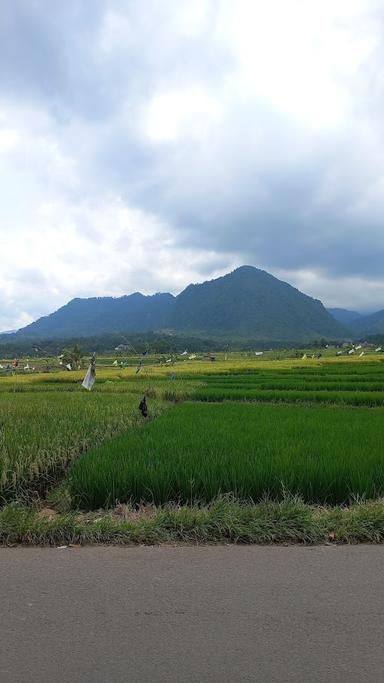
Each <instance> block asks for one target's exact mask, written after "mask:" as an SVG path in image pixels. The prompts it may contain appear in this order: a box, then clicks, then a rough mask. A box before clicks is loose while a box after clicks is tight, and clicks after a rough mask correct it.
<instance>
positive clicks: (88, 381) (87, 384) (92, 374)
mask: <svg viewBox="0 0 384 683" xmlns="http://www.w3.org/2000/svg"><path fill="white" fill-rule="evenodd" d="M95 380H96V370H95V367H94V366H93V365H92V364H91V365H90V366H89V368H88V370H87V374H86V375H85V377H84V379H83V383H82V385H81V386H82V387H84V389H88V391H91V389H92V387H93V385H94V383H95Z"/></svg>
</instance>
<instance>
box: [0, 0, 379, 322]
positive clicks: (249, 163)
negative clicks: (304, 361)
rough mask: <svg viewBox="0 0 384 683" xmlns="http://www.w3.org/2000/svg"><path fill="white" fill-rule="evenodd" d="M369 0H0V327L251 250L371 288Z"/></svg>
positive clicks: (313, 277) (375, 190) (341, 283)
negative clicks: (70, 303)
mask: <svg viewBox="0 0 384 683" xmlns="http://www.w3.org/2000/svg"><path fill="white" fill-rule="evenodd" d="M383 33H384V3H383V0H380V1H377V0H321V1H320V0H268V2H265V0H92V2H89V1H88V0H65V2H60V1H59V0H1V3H0V265H1V267H0V330H8V329H17V328H19V327H21V326H23V325H25V324H28V323H29V322H31V321H32V320H34V319H36V318H38V317H40V316H41V315H46V314H47V313H50V312H52V311H53V310H56V309H57V308H58V307H59V306H61V305H63V304H65V303H66V302H67V301H69V300H70V299H72V298H74V297H76V296H81V297H88V296H104V295H112V296H120V295H122V294H129V293H131V292H135V291H141V292H143V293H144V294H152V293H155V292H158V291H170V292H172V293H178V292H179V291H181V290H182V289H183V288H184V287H185V286H186V285H187V284H189V283H190V282H201V281H204V280H208V279H211V278H213V277H217V276H220V275H223V274H225V273H227V272H229V271H231V270H233V269H234V268H236V267H237V266H240V265H243V264H247V265H254V266H256V267H258V268H262V269H264V270H267V271H268V272H270V273H272V274H273V275H275V276H276V277H279V278H280V279H283V280H285V281H287V282H289V283H290V284H292V285H294V286H296V287H298V288H299V289H300V290H301V291H304V292H305V293H306V294H309V295H311V296H313V297H315V298H319V299H321V300H322V301H323V303H324V304H325V305H327V306H340V307H345V308H350V309H353V310H358V311H366V312H370V311H373V310H378V309H381V308H384V268H383V264H384V229H383V227H384V226H383V223H384V116H383V107H384V40H383V37H384V36H383Z"/></svg>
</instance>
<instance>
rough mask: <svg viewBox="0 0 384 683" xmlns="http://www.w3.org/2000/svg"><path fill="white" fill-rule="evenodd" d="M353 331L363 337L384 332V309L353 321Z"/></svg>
mask: <svg viewBox="0 0 384 683" xmlns="http://www.w3.org/2000/svg"><path fill="white" fill-rule="evenodd" d="M353 331H354V333H355V334H358V335H359V336H363V337H368V336H373V335H376V334H384V309H383V310H381V311H377V313H371V314H370V315H365V316H362V317H360V318H358V319H357V320H355V321H354V322H353Z"/></svg>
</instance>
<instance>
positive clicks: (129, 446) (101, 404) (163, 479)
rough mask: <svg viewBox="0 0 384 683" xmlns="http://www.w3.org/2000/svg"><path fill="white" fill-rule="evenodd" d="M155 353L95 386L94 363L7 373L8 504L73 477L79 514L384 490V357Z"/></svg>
mask: <svg viewBox="0 0 384 683" xmlns="http://www.w3.org/2000/svg"><path fill="white" fill-rule="evenodd" d="M155 360H156V362H155V361H154V364H153V365H150V364H148V365H147V366H146V367H145V368H143V369H142V372H141V373H140V374H138V375H136V366H135V363H132V364H131V366H130V367H125V368H120V367H111V363H112V362H113V361H112V358H110V359H104V361H105V362H103V363H101V362H100V367H99V368H98V372H97V382H96V385H95V388H94V389H93V391H92V392H91V393H88V392H85V391H84V390H83V389H82V388H81V381H82V379H83V376H84V370H82V371H74V372H65V371H60V372H57V371H54V372H45V371H44V372H36V373H30V374H25V373H24V374H23V373H22V372H20V373H19V374H17V373H16V374H14V375H12V376H4V375H3V376H0V499H2V500H3V501H4V500H10V499H13V498H16V499H17V498H19V497H20V496H21V495H23V492H24V491H37V492H39V494H40V495H44V492H45V491H46V490H47V488H49V486H51V485H52V484H55V483H60V481H61V480H62V478H63V477H64V476H65V475H66V474H67V479H66V482H67V485H68V488H69V491H70V494H71V496H72V503H73V506H74V508H76V507H77V506H81V507H82V508H87V507H89V508H95V507H99V506H103V505H106V506H113V505H114V504H115V503H116V501H119V502H125V501H133V502H136V503H138V502H142V501H146V502H155V503H166V502H170V501H173V502H187V501H188V502H191V501H196V500H199V501H204V502H209V501H211V500H213V499H215V498H216V497H217V496H218V495H221V494H223V493H224V494H227V493H230V494H232V495H235V496H237V497H239V498H241V499H244V498H245V499H248V498H252V499H253V500H260V499H261V498H263V497H264V496H266V495H269V496H272V497H275V498H277V499H279V500H280V499H282V498H283V497H284V496H285V495H286V494H287V493H290V494H299V495H300V496H302V497H303V499H304V500H306V501H308V502H316V503H321V504H323V503H330V504H333V503H345V502H348V501H350V500H352V499H353V498H354V497H356V496H357V497H363V498H378V497H380V496H384V484H383V476H384V474H383V473H384V469H383V467H384V454H383V445H382V444H384V440H383V436H384V433H383V430H384V427H383V426H382V425H384V362H383V360H382V357H381V356H379V355H377V356H376V357H374V356H372V355H371V356H366V357H364V358H362V359H358V358H346V357H343V358H341V359H340V358H335V357H327V358H321V359H306V360H303V359H301V358H288V357H284V358H281V359H278V360H276V359H274V358H273V357H272V354H271V355H270V356H269V357H268V355H266V356H265V357H263V358H261V359H260V358H258V359H255V357H252V356H251V355H250V354H244V353H242V354H232V355H229V354H228V355H227V354H221V355H218V356H217V358H216V361H215V362H209V361H207V360H206V359H205V358H204V357H201V358H196V360H194V361H184V360H182V359H178V360H177V359H176V360H174V359H173V360H172V363H171V365H169V364H168V365H167V364H166V359H165V358H163V359H160V360H159V359H155ZM143 394H145V395H146V396H147V398H148V401H149V405H150V413H151V417H153V418H155V419H153V420H151V421H149V422H148V423H146V422H143V420H142V419H141V416H140V415H139V413H138V403H139V400H140V396H141V395H143ZM68 468H69V469H68ZM65 485H66V484H65Z"/></svg>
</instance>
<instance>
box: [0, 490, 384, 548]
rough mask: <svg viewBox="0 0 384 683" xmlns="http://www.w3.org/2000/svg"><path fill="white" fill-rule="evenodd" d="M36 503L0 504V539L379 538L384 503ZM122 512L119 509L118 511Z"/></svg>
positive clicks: (53, 542) (383, 537)
mask: <svg viewBox="0 0 384 683" xmlns="http://www.w3.org/2000/svg"><path fill="white" fill-rule="evenodd" d="M43 512H44V511H43V510H39V509H37V508H24V507H19V506H11V505H9V506H6V507H4V508H3V509H2V510H0V545H3V546H10V545H16V544H26V545H48V546H62V545H67V546H71V545H73V546H76V545H86V544H96V543H103V544H114V545H137V544H141V545H142V544H146V545H153V544H160V543H176V544H178V543H188V544H215V543H217V544H218V543H242V544H249V543H258V544H263V545H266V544H285V545H286V544H293V543H300V544H306V545H314V544H324V543H326V544H341V543H383V542H384V503H383V502H382V501H371V502H365V503H354V504H352V505H351V506H349V507H336V508H327V507H315V506H310V505H306V504H305V503H303V501H301V500H300V499H294V498H286V499H285V500H282V501H280V502H276V501H272V500H263V501H262V502H260V503H258V504H257V505H253V504H250V503H248V504H247V503H240V502H238V501H236V500H234V499H233V498H230V497H227V498H226V497H222V498H218V499H217V500H215V501H213V502H212V503H211V504H210V505H209V506H206V507H202V506H198V505H195V506H188V507H177V506H171V505H168V506H165V507H159V508H150V509H146V508H142V509H141V510H139V511H138V512H137V511H134V510H133V509H131V508H129V507H127V508H126V509H125V510H122V509H121V506H120V508H119V509H118V511H117V512H116V511H109V512H106V511H100V512H98V513H95V514H93V515H92V514H90V513H87V514H78V513H68V514H61V515H60V514H54V513H53V514H52V515H50V516H47V515H45V514H44V515H43V514H42V513H43ZM122 513H123V514H122Z"/></svg>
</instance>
